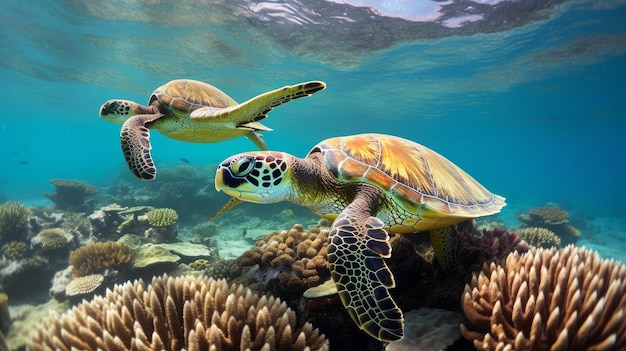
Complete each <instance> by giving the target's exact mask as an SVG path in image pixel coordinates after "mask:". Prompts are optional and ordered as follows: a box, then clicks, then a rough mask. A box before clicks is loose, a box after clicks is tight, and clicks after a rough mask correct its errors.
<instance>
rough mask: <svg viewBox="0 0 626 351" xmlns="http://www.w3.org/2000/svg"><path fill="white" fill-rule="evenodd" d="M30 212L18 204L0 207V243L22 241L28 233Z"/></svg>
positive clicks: (10, 202) (11, 202)
mask: <svg viewBox="0 0 626 351" xmlns="http://www.w3.org/2000/svg"><path fill="white" fill-rule="evenodd" d="M29 214H30V210H29V209H28V207H26V206H24V205H23V204H21V203H19V202H14V201H9V202H5V203H3V204H2V205H0V243H7V242H9V241H19V240H21V239H24V237H25V235H26V234H27V231H28V216H29Z"/></svg>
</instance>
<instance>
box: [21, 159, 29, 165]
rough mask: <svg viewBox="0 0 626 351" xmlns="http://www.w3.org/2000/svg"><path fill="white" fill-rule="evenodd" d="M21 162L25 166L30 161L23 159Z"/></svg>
mask: <svg viewBox="0 0 626 351" xmlns="http://www.w3.org/2000/svg"><path fill="white" fill-rule="evenodd" d="M19 164H21V165H22V166H25V165H27V164H28V161H26V160H21V161H20V162H19Z"/></svg>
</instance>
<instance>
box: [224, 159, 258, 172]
mask: <svg viewBox="0 0 626 351" xmlns="http://www.w3.org/2000/svg"><path fill="white" fill-rule="evenodd" d="M254 161H255V159H254V158H250V157H243V158H240V159H238V160H234V161H233V163H232V164H231V166H230V169H231V171H232V172H233V175H234V176H238V177H243V176H245V175H247V174H248V173H250V171H251V170H252V169H253V168H254Z"/></svg>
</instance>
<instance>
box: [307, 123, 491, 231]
mask: <svg viewBox="0 0 626 351" xmlns="http://www.w3.org/2000/svg"><path fill="white" fill-rule="evenodd" d="M318 148H319V149H320V150H322V153H323V154H324V158H325V160H326V166H327V167H328V169H329V170H330V171H331V173H332V174H335V175H336V176H337V178H338V179H339V180H341V181H345V182H367V183H368V184H371V185H373V186H375V187H377V188H379V189H380V190H382V191H384V192H385V193H387V194H388V195H389V196H390V197H391V198H392V199H393V201H394V202H395V203H396V205H398V207H401V208H402V209H403V210H405V211H408V212H409V213H411V214H413V215H414V216H415V215H417V216H418V217H420V218H424V217H429V218H434V219H437V218H443V217H449V215H450V214H453V215H459V216H468V215H469V216H471V217H474V216H475V215H480V214H481V213H483V212H486V211H489V210H490V209H491V208H492V207H494V206H498V203H499V202H500V201H501V199H500V198H499V197H497V196H494V195H493V194H492V193H491V192H489V191H488V190H487V189H485V188H484V187H483V186H482V185H480V184H479V183H478V182H477V181H476V180H474V179H473V178H472V177H471V176H470V175H468V174H467V173H465V172H464V171H463V170H461V169H460V168H459V167H457V166H456V165H454V164H453V163H452V162H450V161H449V160H448V159H446V158H445V157H443V156H441V155H439V154H438V153H436V152H434V151H432V150H430V149H428V148H425V147H423V146H422V145H420V144H417V143H414V142H409V141H407V140H404V139H399V138H390V137H388V136H385V135H377V134H364V135H357V136H351V137H349V138H346V137H338V138H332V139H328V140H325V141H324V142H322V143H321V144H319V145H318Z"/></svg>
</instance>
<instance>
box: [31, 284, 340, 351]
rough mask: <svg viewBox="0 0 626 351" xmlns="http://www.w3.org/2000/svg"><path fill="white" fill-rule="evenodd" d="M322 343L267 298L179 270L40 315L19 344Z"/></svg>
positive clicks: (309, 346) (318, 346) (320, 346)
mask: <svg viewBox="0 0 626 351" xmlns="http://www.w3.org/2000/svg"><path fill="white" fill-rule="evenodd" d="M71 348H73V349H79V350H95V349H103V350H162V349H166V350H180V349H187V350H224V351H228V350H245V349H248V350H268V351H270V350H289V351H291V350H293V351H298V350H303V351H304V350H327V349H328V344H327V341H326V340H325V338H324V336H323V335H320V334H319V332H318V330H317V329H313V327H312V326H311V324H309V323H305V324H304V325H303V326H302V328H301V329H298V328H297V325H296V316H295V314H294V313H293V312H292V311H291V310H290V309H289V308H287V306H286V305H285V304H284V303H281V301H280V300H279V299H276V298H274V297H267V296H263V297H259V296H258V295H256V294H254V293H252V292H251V291H250V290H248V289H246V288H244V287H243V286H241V285H236V284H233V285H230V286H229V285H228V283H227V282H226V281H224V280H219V281H215V280H213V279H210V278H206V277H193V276H183V277H178V278H171V277H168V276H165V275H164V276H161V277H155V278H153V280H152V282H151V284H149V285H148V286H147V287H146V286H145V284H144V283H143V281H134V282H133V283H131V282H127V283H126V284H124V285H116V286H115V287H114V288H113V290H112V291H107V294H106V296H104V297H102V296H97V297H95V298H94V299H93V300H91V301H89V302H88V301H85V302H83V303H81V304H79V305H78V306H76V307H74V308H73V309H72V310H70V311H68V312H67V313H65V314H63V315H62V316H60V317H57V318H49V319H47V320H45V321H44V322H43V323H42V324H41V325H40V327H39V328H38V329H37V331H36V332H35V333H33V334H32V340H31V341H30V343H28V345H27V350H30V351H37V350H46V349H67V350H69V349H71Z"/></svg>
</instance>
